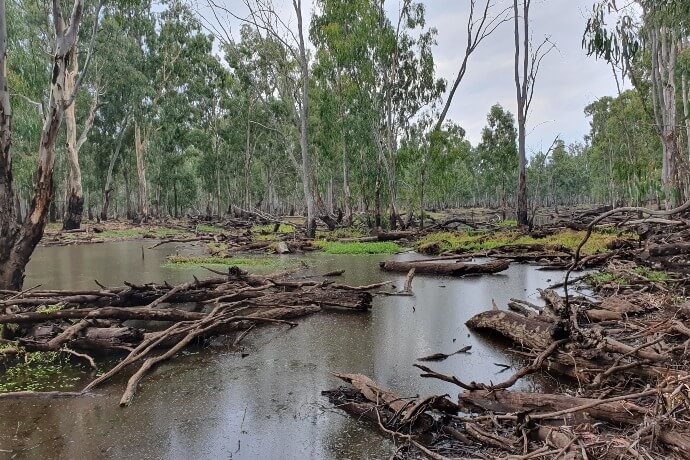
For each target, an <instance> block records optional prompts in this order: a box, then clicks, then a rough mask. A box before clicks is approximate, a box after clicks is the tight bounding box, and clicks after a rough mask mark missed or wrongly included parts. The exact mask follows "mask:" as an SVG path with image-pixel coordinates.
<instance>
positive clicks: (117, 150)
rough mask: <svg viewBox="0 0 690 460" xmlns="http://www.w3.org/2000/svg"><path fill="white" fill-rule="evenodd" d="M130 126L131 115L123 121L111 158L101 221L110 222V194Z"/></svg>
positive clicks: (127, 115)
mask: <svg viewBox="0 0 690 460" xmlns="http://www.w3.org/2000/svg"><path fill="white" fill-rule="evenodd" d="M128 126H129V113H127V114H126V115H125V119H124V120H123V121H122V129H120V133H119V134H118V137H117V144H116V145H115V151H114V152H113V154H112V155H111V156H110V164H109V165H108V174H107V176H106V179H105V185H104V186H103V208H102V209H101V220H104V221H105V220H108V208H109V207H110V193H111V192H112V190H113V172H114V170H115V163H117V159H118V157H119V156H120V150H122V140H123V139H124V137H125V132H126V131H127V127H128Z"/></svg>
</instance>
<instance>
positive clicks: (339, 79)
mask: <svg viewBox="0 0 690 460" xmlns="http://www.w3.org/2000/svg"><path fill="white" fill-rule="evenodd" d="M378 23H379V10H378V9H377V7H376V4H375V3H374V2H372V1H370V0H354V1H352V0H319V1H318V2H316V9H315V12H314V16H313V17H312V22H311V30H310V37H311V39H312V42H313V43H314V44H315V45H316V59H315V63H314V66H313V75H314V80H315V81H316V86H317V89H318V90H319V93H318V94H319V96H320V98H319V99H318V100H317V102H316V103H317V105H318V107H317V110H319V119H321V120H322V121H323V123H322V124H321V126H322V127H323V129H322V130H321V134H322V139H323V140H324V141H325V142H326V144H329V143H330V145H324V146H323V147H324V148H327V149H331V150H332V151H333V152H335V151H339V152H340V154H341V155H340V156H341V158H340V163H341V164H342V189H343V202H344V207H345V220H346V222H347V223H348V224H350V225H351V224H352V220H353V205H354V202H353V196H352V186H351V165H350V163H351V161H352V157H351V155H350V150H353V148H354V149H357V147H358V145H357V144H362V143H363V144H365V145H360V146H359V148H366V145H367V144H368V145H369V146H371V145H373V141H374V139H373V136H372V135H371V132H369V133H367V132H361V130H359V129H358V127H361V120H363V119H368V120H370V119H371V118H372V111H371V107H372V98H373V94H374V52H375V50H376V47H377V45H378V41H377V34H376V30H377V27H378ZM362 173H363V171H360V174H362Z"/></svg>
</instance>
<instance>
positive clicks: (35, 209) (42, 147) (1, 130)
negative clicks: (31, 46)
mask: <svg viewBox="0 0 690 460" xmlns="http://www.w3.org/2000/svg"><path fill="white" fill-rule="evenodd" d="M0 8H1V10H2V11H0V16H2V19H0V29H2V30H0V36H1V37H3V38H2V39H0V41H1V42H2V45H0V67H1V68H2V70H0V74H2V75H3V77H2V79H1V81H0V100H2V99H4V98H5V97H4V93H8V91H7V83H6V81H5V77H4V75H6V61H5V59H6V39H5V38H4V37H6V27H5V26H6V24H5V17H4V12H5V11H4V10H5V5H4V2H3V3H2V6H1V7H0ZM82 12H83V0H75V1H74V5H73V8H72V13H71V16H70V21H69V26H68V27H67V28H66V29H65V24H64V20H63V18H62V12H61V4H60V0H53V23H54V28H55V36H56V47H55V54H54V57H53V65H52V77H51V87H50V106H49V109H48V113H47V114H46V118H45V120H44V123H43V128H42V129H41V138H40V143H39V148H38V167H37V171H36V185H35V188H34V196H33V199H32V201H31V205H30V207H29V211H28V214H27V217H26V219H25V220H24V223H23V225H22V226H21V227H19V226H17V225H16V219H15V215H14V211H13V209H14V202H13V199H14V191H13V184H12V176H11V171H9V170H8V168H11V157H10V153H9V143H8V142H6V141H5V140H4V138H5V136H6V135H7V134H9V125H8V121H5V120H2V118H8V116H7V112H5V104H4V102H0V103H2V104H3V107H2V110H3V112H4V113H2V114H0V138H3V140H2V141H0V142H2V144H0V148H1V149H2V153H3V159H2V161H1V162H0V164H1V165H2V166H1V168H2V169H3V171H0V173H2V178H3V182H4V183H3V184H2V185H3V186H2V188H3V189H5V190H9V194H8V193H7V192H2V197H0V199H2V200H3V201H2V204H4V200H6V199H9V201H7V202H8V204H9V206H8V207H7V208H5V209H6V210H7V211H8V212H3V213H2V215H1V216H0V222H1V223H0V229H2V230H3V237H2V238H3V239H2V240H0V289H14V290H21V286H22V284H23V282H24V269H25V267H26V264H27V263H28V262H29V258H30V257H31V254H32V253H33V251H34V248H35V247H36V245H37V244H38V242H39V241H40V239H41V237H42V236H43V229H44V228H45V225H46V217H47V214H48V210H49V208H50V203H51V201H52V198H53V166H54V163H55V142H56V140H57V136H58V131H59V129H60V125H61V124H62V119H63V116H64V113H65V109H66V108H67V107H69V105H70V104H72V103H74V96H75V91H76V90H77V89H78V87H75V88H74V89H73V91H72V92H70V93H67V92H66V91H65V88H66V83H65V77H66V74H67V68H68V66H69V56H70V54H71V52H72V48H73V47H74V46H75V44H76V41H77V37H78V35H79V25H80V22H81V17H82ZM7 107H9V104H7ZM5 229H7V230H8V233H7V235H8V236H7V237H6V236H4V235H5V233H4V231H5Z"/></svg>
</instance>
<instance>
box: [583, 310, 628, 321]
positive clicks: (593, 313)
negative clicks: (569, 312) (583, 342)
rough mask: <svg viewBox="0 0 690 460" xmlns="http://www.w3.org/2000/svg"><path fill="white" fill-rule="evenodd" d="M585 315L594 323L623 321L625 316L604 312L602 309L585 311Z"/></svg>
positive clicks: (608, 311)
mask: <svg viewBox="0 0 690 460" xmlns="http://www.w3.org/2000/svg"><path fill="white" fill-rule="evenodd" d="M584 313H585V315H586V316H587V319H589V320H590V321H592V322H599V321H617V320H620V319H623V314H622V313H619V312H615V311H610V310H603V309H600V308H593V309H591V310H585V312H584Z"/></svg>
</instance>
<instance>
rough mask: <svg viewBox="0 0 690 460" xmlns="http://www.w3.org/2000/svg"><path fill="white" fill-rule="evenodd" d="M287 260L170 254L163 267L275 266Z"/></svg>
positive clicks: (284, 263)
mask: <svg viewBox="0 0 690 460" xmlns="http://www.w3.org/2000/svg"><path fill="white" fill-rule="evenodd" d="M288 263H289V262H288V261H287V260H285V259H282V258H278V257H220V256H201V257H187V256H170V257H168V261H167V263H165V264H163V266H164V267H178V268H190V267H191V268H194V267H200V266H203V265H216V266H228V267H229V266H237V267H262V266H263V267H275V266H281V265H287V264H288Z"/></svg>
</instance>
